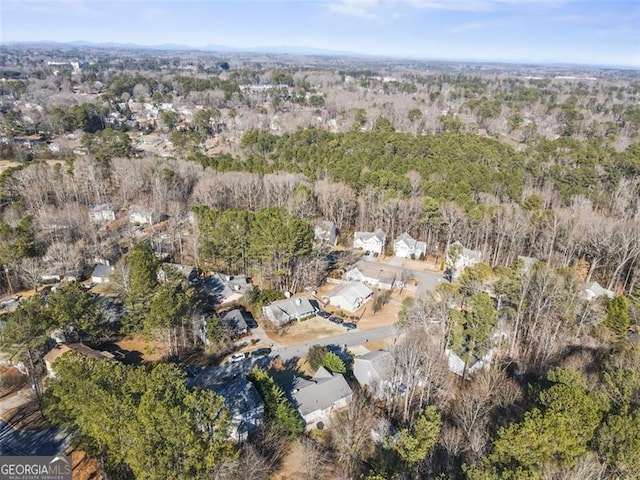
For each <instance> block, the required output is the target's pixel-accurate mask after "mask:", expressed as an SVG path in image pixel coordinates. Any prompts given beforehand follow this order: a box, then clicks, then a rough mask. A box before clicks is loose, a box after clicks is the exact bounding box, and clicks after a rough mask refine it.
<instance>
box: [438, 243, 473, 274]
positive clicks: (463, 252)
mask: <svg viewBox="0 0 640 480" xmlns="http://www.w3.org/2000/svg"><path fill="white" fill-rule="evenodd" d="M481 261H482V252H480V251H478V250H470V249H468V248H465V247H464V245H462V244H461V243H460V242H453V243H452V244H451V245H449V249H448V250H447V252H446V262H447V268H449V270H451V278H452V279H454V280H455V279H456V278H458V277H459V276H460V275H461V274H462V272H463V271H464V269H465V268H467V267H470V266H471V265H475V264H476V263H480V262H481Z"/></svg>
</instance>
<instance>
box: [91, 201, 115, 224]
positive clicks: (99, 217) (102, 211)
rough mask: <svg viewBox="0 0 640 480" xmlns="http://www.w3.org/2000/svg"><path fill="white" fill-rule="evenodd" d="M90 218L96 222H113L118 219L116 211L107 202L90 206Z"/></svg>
mask: <svg viewBox="0 0 640 480" xmlns="http://www.w3.org/2000/svg"><path fill="white" fill-rule="evenodd" d="M89 219H90V220H91V221H92V222H94V223H103V222H112V221H114V220H115V219H116V212H114V211H113V209H112V208H111V207H109V205H108V204H106V203H102V204H100V205H94V206H93V207H91V208H89Z"/></svg>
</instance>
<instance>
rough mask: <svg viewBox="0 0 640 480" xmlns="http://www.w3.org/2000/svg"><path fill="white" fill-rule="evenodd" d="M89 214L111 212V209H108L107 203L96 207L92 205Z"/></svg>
mask: <svg viewBox="0 0 640 480" xmlns="http://www.w3.org/2000/svg"><path fill="white" fill-rule="evenodd" d="M89 211H90V212H103V211H112V209H111V207H109V204H108V203H100V204H98V205H93V206H92V207H90V208H89Z"/></svg>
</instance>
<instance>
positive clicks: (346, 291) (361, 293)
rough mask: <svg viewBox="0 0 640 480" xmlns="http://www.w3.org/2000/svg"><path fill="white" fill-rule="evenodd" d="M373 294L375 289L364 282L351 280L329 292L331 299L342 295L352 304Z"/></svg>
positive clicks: (328, 295)
mask: <svg viewBox="0 0 640 480" xmlns="http://www.w3.org/2000/svg"><path fill="white" fill-rule="evenodd" d="M371 295H373V291H372V290H371V289H370V288H369V287H367V286H366V285H365V284H364V283H362V282H349V283H345V284H342V285H338V286H337V287H336V288H334V289H333V290H331V291H330V292H328V293H327V297H329V299H331V298H333V297H342V298H344V299H345V300H346V301H347V302H348V303H350V304H354V303H355V302H356V301H357V300H358V299H362V300H364V299H365V298H368V297H370V296H371Z"/></svg>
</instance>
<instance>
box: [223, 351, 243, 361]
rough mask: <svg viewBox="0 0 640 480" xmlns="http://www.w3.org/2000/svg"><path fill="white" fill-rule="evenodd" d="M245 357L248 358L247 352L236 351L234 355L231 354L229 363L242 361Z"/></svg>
mask: <svg viewBox="0 0 640 480" xmlns="http://www.w3.org/2000/svg"><path fill="white" fill-rule="evenodd" d="M245 358H247V354H246V353H244V352H236V353H234V354H233V355H231V356H230V357H229V360H227V363H237V362H241V361H242V360H244V359H245Z"/></svg>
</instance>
